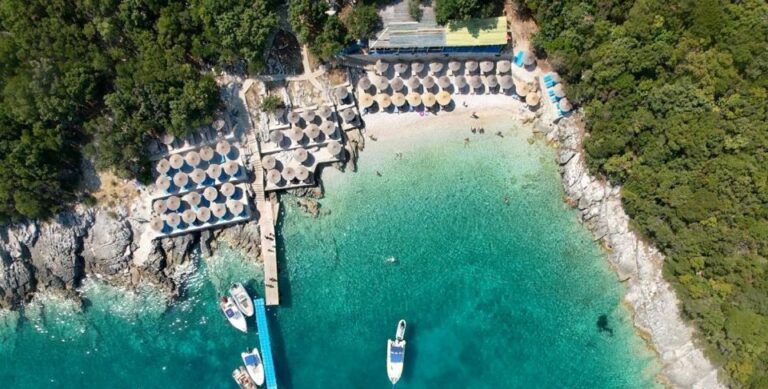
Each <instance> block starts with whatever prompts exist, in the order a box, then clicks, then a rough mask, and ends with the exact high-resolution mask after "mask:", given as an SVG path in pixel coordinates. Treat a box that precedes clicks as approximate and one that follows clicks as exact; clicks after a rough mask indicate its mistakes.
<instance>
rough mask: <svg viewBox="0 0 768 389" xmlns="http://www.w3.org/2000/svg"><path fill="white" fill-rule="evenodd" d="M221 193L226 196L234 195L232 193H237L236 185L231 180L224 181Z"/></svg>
mask: <svg viewBox="0 0 768 389" xmlns="http://www.w3.org/2000/svg"><path fill="white" fill-rule="evenodd" d="M221 194H223V195H224V197H232V195H233V194H235V186H234V185H232V183H231V182H227V183H224V184H223V185H221Z"/></svg>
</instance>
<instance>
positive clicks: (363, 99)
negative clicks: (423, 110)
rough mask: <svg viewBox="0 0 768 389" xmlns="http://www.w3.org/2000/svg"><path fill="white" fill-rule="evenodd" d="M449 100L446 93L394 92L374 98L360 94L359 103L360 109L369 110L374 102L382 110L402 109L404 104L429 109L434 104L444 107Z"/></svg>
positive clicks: (366, 94)
mask: <svg viewBox="0 0 768 389" xmlns="http://www.w3.org/2000/svg"><path fill="white" fill-rule="evenodd" d="M451 100H452V98H451V94H450V93H449V92H447V91H440V92H438V93H437V94H436V95H435V94H434V93H431V92H427V93H424V94H419V93H417V92H411V93H409V94H407V95H404V94H402V93H400V92H395V93H393V94H392V95H389V94H386V93H379V94H377V95H376V96H372V95H370V94H368V93H362V94H360V98H359V103H360V106H361V107H362V108H369V107H371V106H372V105H373V103H374V102H376V103H377V104H378V105H379V107H380V108H382V109H386V108H389V107H390V106H391V105H394V106H396V107H402V106H404V105H405V103H408V104H409V105H410V106H412V107H417V106H419V105H422V104H424V106H425V107H428V108H429V107H432V106H434V105H435V103H437V104H440V105H442V106H446V105H448V104H450V103H451Z"/></svg>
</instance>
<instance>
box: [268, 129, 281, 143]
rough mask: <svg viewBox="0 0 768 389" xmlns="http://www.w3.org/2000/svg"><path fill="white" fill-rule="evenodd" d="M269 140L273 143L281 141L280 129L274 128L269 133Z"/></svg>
mask: <svg viewBox="0 0 768 389" xmlns="http://www.w3.org/2000/svg"><path fill="white" fill-rule="evenodd" d="M269 140H271V141H272V142H275V143H280V142H282V141H283V132H282V131H280V130H274V131H272V132H270V133H269Z"/></svg>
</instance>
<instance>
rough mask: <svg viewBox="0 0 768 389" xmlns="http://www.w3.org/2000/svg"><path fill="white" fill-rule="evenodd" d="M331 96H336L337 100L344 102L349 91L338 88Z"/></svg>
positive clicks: (342, 87) (345, 88) (344, 88)
mask: <svg viewBox="0 0 768 389" xmlns="http://www.w3.org/2000/svg"><path fill="white" fill-rule="evenodd" d="M333 94H334V95H335V96H336V98H337V99H339V100H344V99H346V98H347V96H349V90H347V87H345V86H339V87H336V89H334V90H333Z"/></svg>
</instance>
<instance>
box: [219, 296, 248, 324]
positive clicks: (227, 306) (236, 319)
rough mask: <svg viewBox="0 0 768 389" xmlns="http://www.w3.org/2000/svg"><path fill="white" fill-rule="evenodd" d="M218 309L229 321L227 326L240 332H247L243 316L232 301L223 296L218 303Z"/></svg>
mask: <svg viewBox="0 0 768 389" xmlns="http://www.w3.org/2000/svg"><path fill="white" fill-rule="evenodd" d="M219 307H220V308H221V311H222V312H224V316H226V317H227V320H229V324H232V326H233V327H235V328H237V329H238V330H240V331H243V332H248V324H247V323H246V322H245V316H243V314H242V313H241V312H240V310H239V309H237V305H235V302H234V300H232V299H231V298H229V297H227V296H224V297H222V298H221V300H220V301H219Z"/></svg>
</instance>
